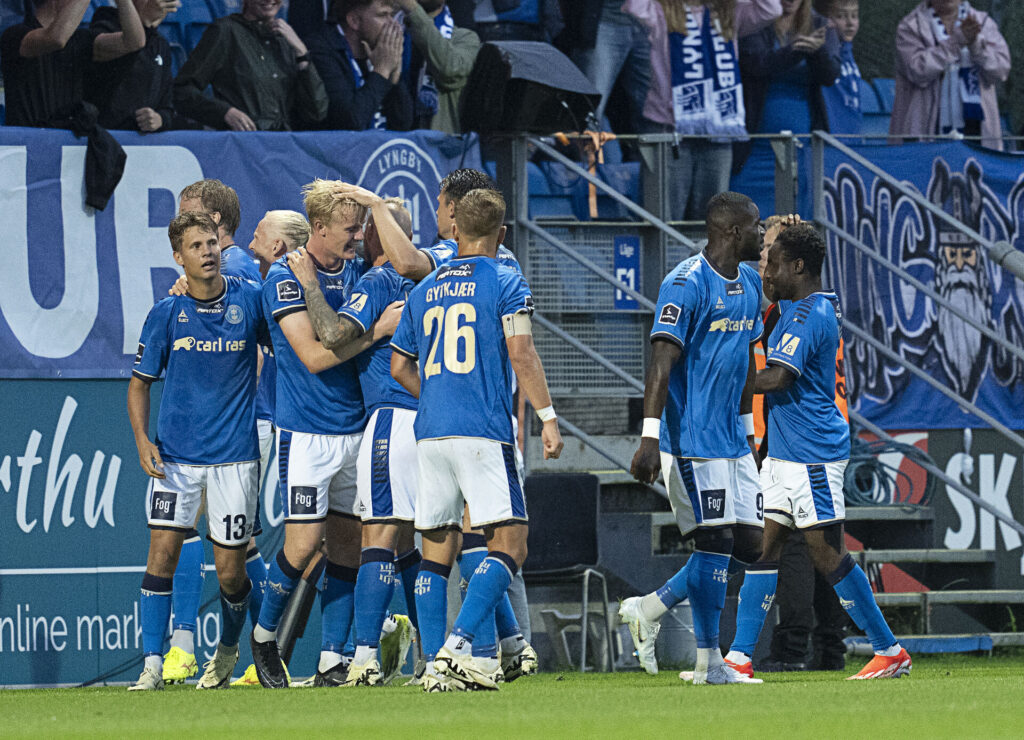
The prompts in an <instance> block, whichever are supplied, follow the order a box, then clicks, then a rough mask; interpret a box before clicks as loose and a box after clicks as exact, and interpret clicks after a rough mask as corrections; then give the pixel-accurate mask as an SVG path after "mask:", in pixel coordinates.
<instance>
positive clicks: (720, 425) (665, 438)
mask: <svg viewBox="0 0 1024 740" xmlns="http://www.w3.org/2000/svg"><path fill="white" fill-rule="evenodd" d="M763 329H764V324H763V323H762V320H761V278H760V276H759V275H758V274H757V270H755V269H753V268H752V267H750V266H749V265H745V264H740V266H739V274H738V276H737V277H735V278H726V277H723V276H722V275H720V274H718V272H717V271H715V269H714V268H713V267H712V266H711V264H710V263H709V262H708V261H707V259H706V258H705V257H704V255H703V253H701V254H699V255H696V256H694V257H690V258H689V259H687V260H684V261H683V262H680V263H679V264H678V265H677V266H676V268H675V269H674V270H672V272H670V273H669V274H668V275H667V276H666V277H665V280H664V281H663V282H662V284H661V290H660V292H659V293H658V306H657V309H656V310H655V322H654V328H653V329H652V330H651V341H652V342H653V341H655V340H659V339H660V340H665V341H669V342H673V343H675V344H677V345H679V347H681V348H682V350H683V354H682V356H681V357H680V358H679V361H678V362H677V363H676V364H675V366H674V367H673V368H672V373H671V375H670V376H669V381H668V399H667V401H666V403H665V411H664V413H663V414H662V417H661V419H662V424H661V444H660V447H661V449H662V450H663V451H664V452H669V453H671V454H673V455H675V456H677V457H702V458H737V457H742V456H744V455H746V454H747V453H749V452H750V448H749V446H748V445H747V437H746V432H745V431H744V428H743V422H742V421H740V396H742V395H743V386H744V385H745V384H746V380H747V360H748V353H749V349H750V344H751V343H752V342H756V341H757V340H758V339H760V338H761V333H762V331H763Z"/></svg>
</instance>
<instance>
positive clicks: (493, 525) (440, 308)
mask: <svg viewBox="0 0 1024 740" xmlns="http://www.w3.org/2000/svg"><path fill="white" fill-rule="evenodd" d="M504 217H505V201H504V199H503V198H502V197H501V195H500V194H499V193H497V192H496V191H494V190H489V189H488V190H484V189H480V190H475V191H471V192H470V193H468V194H466V196H465V197H463V198H462V200H461V201H460V202H459V205H458V207H457V209H456V213H455V218H456V224H455V228H454V235H455V238H456V240H457V242H458V248H459V250H458V255H457V256H456V257H455V259H453V260H451V262H449V263H448V264H447V265H444V266H443V267H441V268H439V269H438V270H436V271H435V272H434V273H432V274H431V275H429V276H428V277H427V278H426V279H425V280H423V281H422V282H421V283H420V284H419V285H417V286H416V288H415V289H414V290H413V291H412V292H411V293H410V295H409V299H408V301H407V303H406V307H405V311H404V312H403V314H402V320H401V322H400V323H399V326H398V331H397V332H396V333H395V337H394V339H393V340H392V347H393V348H394V350H395V351H394V353H393V354H392V357H391V374H392V375H393V376H394V378H395V379H396V380H397V381H398V382H399V383H401V384H402V385H403V386H404V387H405V388H406V389H407V390H408V391H409V392H410V393H411V394H412V395H414V396H417V397H418V398H419V410H418V411H417V414H416V422H415V425H414V431H415V433H416V440H417V449H418V459H419V487H418V496H417V499H416V528H417V529H418V530H420V532H421V533H422V536H423V562H422V563H421V564H420V575H419V578H418V579H417V582H416V609H417V613H418V616H419V621H420V635H421V639H422V641H423V652H424V654H425V655H426V656H428V657H430V656H434V658H435V659H434V660H433V661H432V663H431V664H430V666H429V668H428V670H427V673H426V675H425V676H424V684H423V685H424V689H425V690H426V691H450V690H453V689H464V688H482V689H496V688H497V684H498V681H499V680H500V678H499V676H500V674H501V666H500V664H499V663H498V660H497V659H496V658H482V657H474V656H473V655H472V643H473V639H474V636H475V634H476V633H477V632H478V631H479V629H480V626H481V624H484V623H486V622H487V620H488V619H489V618H490V617H492V615H493V613H494V609H495V607H496V605H497V604H498V601H499V600H500V599H501V598H502V597H504V596H505V594H506V592H507V590H508V587H509V584H510V583H511V580H512V577H513V575H514V574H515V572H516V571H517V570H518V569H519V567H520V566H521V565H522V562H523V560H524V559H525V558H526V536H527V523H526V521H527V518H526V501H525V498H524V496H523V487H522V481H521V479H520V476H519V473H518V470H517V468H516V465H515V451H514V447H515V438H514V437H513V433H512V375H513V372H514V373H515V375H516V376H517V377H518V380H519V384H520V386H521V388H522V390H523V392H525V393H526V395H527V398H528V399H529V400H530V403H531V404H532V405H533V406H534V407H535V408H537V409H539V410H538V412H537V414H538V416H539V417H540V419H541V421H542V422H543V424H544V427H543V430H542V433H541V439H542V442H543V445H544V456H545V457H546V458H547V457H551V458H554V457H558V456H559V455H560V454H561V451H562V439H561V435H560V434H559V431H558V422H557V419H556V416H555V412H554V408H553V407H552V405H551V396H550V394H549V393H548V389H547V381H546V379H545V376H544V369H543V367H542V365H541V362H540V358H539V357H538V356H537V351H536V349H535V347H534V344H533V336H532V327H531V321H530V314H531V313H532V307H533V298H532V296H531V295H530V292H529V287H528V286H527V284H526V281H525V280H524V279H523V277H522V274H521V273H519V272H517V271H515V270H513V269H511V268H509V267H507V266H504V265H502V264H501V263H500V262H499V261H498V260H497V259H496V258H495V257H496V253H497V248H498V245H499V243H500V242H501V239H502V237H503V236H504V232H505V227H504V226H502V223H503V220H504ZM417 363H418V366H417ZM467 504H468V507H469V516H470V521H471V524H472V526H473V527H477V528H481V527H482V528H483V529H484V531H485V533H486V538H487V549H488V556H487V558H486V559H485V560H484V561H483V563H481V565H480V566H479V568H478V569H477V571H476V573H475V574H474V577H473V578H472V580H471V581H470V583H469V588H468V590H467V592H466V598H465V600H464V601H463V604H462V609H461V610H460V612H459V616H458V618H457V619H456V621H455V626H454V628H453V630H452V634H451V635H450V636H449V637H448V639H447V641H446V640H445V624H446V619H445V614H446V611H447V600H446V598H445V593H446V591H447V578H448V574H449V573H450V572H451V567H452V564H453V563H454V561H455V547H454V545H455V544H456V543H457V539H453V538H452V537H450V536H449V534H450V532H451V531H452V530H457V529H458V528H460V527H461V524H462V519H463V510H464V508H465V506H466V505H467ZM491 629H492V630H493V627H492V628H491Z"/></svg>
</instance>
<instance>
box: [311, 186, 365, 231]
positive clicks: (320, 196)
mask: <svg viewBox="0 0 1024 740" xmlns="http://www.w3.org/2000/svg"><path fill="white" fill-rule="evenodd" d="M339 185H344V183H343V182H342V181H341V180H321V179H320V178H319V177H318V178H317V179H315V180H313V182H311V183H307V184H306V185H303V186H302V202H303V206H305V208H306V217H307V218H308V219H309V223H310V225H311V226H312V224H313V222H315V221H319V222H320V223H322V224H323V225H324V226H330V225H331V223H332V222H333V221H334V217H335V216H337V215H345V216H348V217H349V218H353V219H355V220H356V221H358V222H359V223H362V222H363V221H365V220H366V208H365V207H364V206H361V205H359V204H358V203H356V202H355V201H354V200H352V199H351V198H335V197H334V194H335V192H336V190H337V189H338V186H339Z"/></svg>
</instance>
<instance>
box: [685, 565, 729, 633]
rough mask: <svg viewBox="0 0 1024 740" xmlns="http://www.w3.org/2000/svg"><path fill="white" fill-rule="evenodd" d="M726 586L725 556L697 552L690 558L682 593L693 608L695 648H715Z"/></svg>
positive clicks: (727, 578)
mask: <svg viewBox="0 0 1024 740" xmlns="http://www.w3.org/2000/svg"><path fill="white" fill-rule="evenodd" d="M728 585H729V556H728V555H723V554H720V553H715V552H702V551H701V550H697V551H695V552H694V553H693V555H691V556H690V563H689V567H688V568H687V572H686V591H687V593H688V594H689V597H690V607H691V608H692V609H693V631H694V634H695V635H696V637H697V647H699V648H718V622H719V619H721V616H722V607H723V606H725V590H726V588H727V587H728Z"/></svg>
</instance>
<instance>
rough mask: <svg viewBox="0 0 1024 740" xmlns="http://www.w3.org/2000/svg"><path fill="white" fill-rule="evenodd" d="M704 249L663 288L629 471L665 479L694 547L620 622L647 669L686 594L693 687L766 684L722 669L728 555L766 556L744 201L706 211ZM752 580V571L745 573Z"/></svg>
mask: <svg viewBox="0 0 1024 740" xmlns="http://www.w3.org/2000/svg"><path fill="white" fill-rule="evenodd" d="M707 227H708V244H707V247H706V248H705V250H704V251H703V252H701V253H700V254H699V255H696V256H694V257H691V258H689V259H687V260H684V261H683V262H681V263H680V264H679V265H678V266H677V267H676V268H675V269H674V270H673V271H672V272H670V273H669V274H668V276H667V277H666V278H665V280H664V281H663V282H662V284H661V291H660V293H659V295H658V306H657V310H656V312H655V323H654V328H653V329H652V331H651V345H652V351H651V361H650V366H649V369H648V372H647V381H646V385H645V388H644V423H643V433H642V438H641V441H640V448H639V449H638V450H637V452H636V455H634V457H633V464H632V471H631V472H632V473H633V475H634V476H635V477H636V478H637V480H640V481H642V482H644V483H651V482H653V481H654V480H655V479H656V478H657V477H658V473H659V472H662V473H663V474H664V477H665V482H666V487H667V488H668V492H669V501H670V502H671V504H672V509H673V512H674V513H675V515H676V520H677V523H678V524H679V527H680V531H682V533H683V534H684V535H686V534H688V533H689V532H691V531H693V532H694V534H693V539H694V544H695V546H696V549H695V551H694V553H693V555H691V556H690V559H689V560H688V561H687V563H686V565H685V566H684V567H683V568H682V569H681V570H680V571H679V572H678V573H676V575H674V576H673V577H672V578H670V579H669V580H668V582H667V583H665V585H664V586H662V587H661V588H659V589H658V590H657V591H655V592H653V593H650V594H647V595H646V596H643V597H631V598H629V599H626V600H625V601H623V602H622V606H621V607H620V609H619V615H620V617H621V618H622V620H623V622H625V623H626V624H628V625H629V627H630V634H631V635H632V637H633V642H634V644H635V646H636V649H637V655H638V657H639V658H640V664H641V665H642V666H643V668H644V670H646V671H647V672H648V673H657V671H658V664H657V660H656V658H655V655H654V643H655V639H656V638H657V635H658V630H659V629H660V622H659V620H660V619H661V617H662V616H663V615H664V614H665V613H666V612H667V611H668V610H669V609H671V608H672V607H674V606H675V605H676V604H678V603H680V602H681V601H682V600H683V599H686V598H687V597H689V599H690V604H691V606H692V608H693V622H694V632H695V633H696V637H697V665H696V669H695V670H694V676H693V682H694V683H696V684H703V683H713V684H719V683H750V682H756V683H760V681H759V680H757V679H750V678H748V677H747V676H745V675H743V674H741V673H740V672H738V671H736V670H734V668H733V667H731V666H729V665H726V663H725V662H724V661H723V659H722V655H721V653H720V652H719V647H718V623H719V618H720V616H721V612H722V607H723V606H724V604H725V590H726V585H727V580H728V572H729V563H730V558H731V557H734V558H735V559H737V560H739V561H740V562H742V563H751V562H754V561H755V560H757V559H758V556H759V555H760V540H761V526H762V512H761V506H760V498H761V496H760V489H759V487H758V480H757V466H758V459H757V451H756V449H755V446H754V437H753V434H754V429H753V417H752V414H751V408H752V403H753V377H754V375H753V374H754V370H755V366H754V350H753V347H754V343H755V342H757V340H758V339H760V337H761V330H762V327H761V313H760V308H761V278H760V277H759V276H758V274H757V271H756V270H754V269H753V268H752V267H750V266H749V265H747V264H743V263H744V262H745V261H749V260H756V259H757V258H758V252H759V250H760V246H761V240H762V237H763V233H764V232H763V229H762V228H761V224H760V214H759V213H758V210H757V206H755V205H754V203H753V201H751V200H750V199H749V198H747V197H746V196H745V195H740V194H739V193H728V192H727V193H720V194H719V195H716V196H715V197H713V198H712V199H711V201H710V202H709V203H708V210H707ZM748 577H749V574H748Z"/></svg>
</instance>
